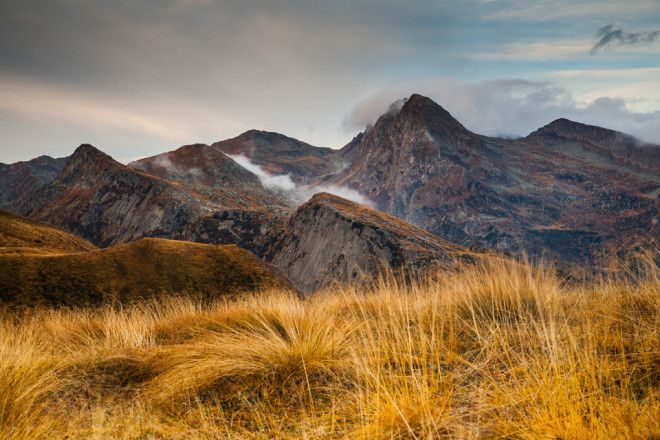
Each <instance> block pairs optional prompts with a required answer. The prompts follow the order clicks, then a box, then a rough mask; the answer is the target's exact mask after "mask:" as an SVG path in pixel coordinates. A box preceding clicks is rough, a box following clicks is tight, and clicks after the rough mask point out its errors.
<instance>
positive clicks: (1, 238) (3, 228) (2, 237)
mask: <svg viewBox="0 0 660 440" xmlns="http://www.w3.org/2000/svg"><path fill="white" fill-rule="evenodd" d="M94 249H96V246H94V245H93V244H91V243H89V242H87V241H85V240H83V239H82V238H79V237H76V236H75V235H72V234H69V233H68V232H64V231H63V230H61V229H58V228H54V227H52V226H47V225H44V224H42V223H37V222H35V221H32V220H28V219H26V218H22V217H18V216H15V215H13V214H9V213H7V212H4V211H0V255H16V254H22V255H24V254H36V255H42V254H63V253H72V252H85V251H92V250H94Z"/></svg>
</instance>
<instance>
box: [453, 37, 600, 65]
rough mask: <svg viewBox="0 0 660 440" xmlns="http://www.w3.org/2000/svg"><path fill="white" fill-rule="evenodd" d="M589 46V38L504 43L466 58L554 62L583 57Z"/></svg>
mask: <svg viewBox="0 0 660 440" xmlns="http://www.w3.org/2000/svg"><path fill="white" fill-rule="evenodd" d="M590 47H591V41H590V40H579V39H578V40H558V41H557V40H556V41H530V42H516V43H506V44H501V45H496V46H494V47H493V48H492V49H491V50H489V51H487V52H476V53H470V54H467V55H466V56H467V58H473V59H480V60H489V61H542V62H554V61H558V60H571V59H579V58H583V57H584V56H585V54H586V53H588V51H589V48H590Z"/></svg>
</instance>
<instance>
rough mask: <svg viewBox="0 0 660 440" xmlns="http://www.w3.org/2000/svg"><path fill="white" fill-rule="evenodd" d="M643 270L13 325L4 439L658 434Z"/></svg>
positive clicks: (648, 281) (1, 376) (477, 273)
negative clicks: (587, 278) (584, 277)
mask: <svg viewBox="0 0 660 440" xmlns="http://www.w3.org/2000/svg"><path fill="white" fill-rule="evenodd" d="M636 267H637V269H636V274H635V275H634V276H631V275H630V274H629V273H628V274H626V275H625V276H619V277H609V278H603V279H601V280H591V281H589V282H580V283H578V282H575V281H571V282H567V281H566V280H563V279H562V278H560V277H559V276H557V275H556V274H555V273H554V272H553V271H552V270H550V269H547V268H535V267H533V266H531V265H529V264H519V263H514V262H511V261H505V260H501V259H499V260H498V259H493V260H492V261H490V262H487V263H484V264H481V265H477V266H473V267H466V268H465V270H464V271H462V272H458V273H451V274H439V275H437V276H434V277H432V278H430V279H428V280H426V281H424V282H420V283H417V284H414V285H410V284H407V285H402V284H400V283H397V282H396V281H395V280H394V279H388V278H385V279H382V280H380V281H379V282H377V283H375V284H374V286H373V287H371V288H361V289H357V288H349V287H346V288H334V289H332V290H329V291H326V292H322V293H319V294H317V295H315V296H313V297H310V298H307V299H304V300H303V299H300V298H298V297H295V296H293V295H291V294H287V293H283V292H277V291H271V292H263V293H262V294H260V295H254V296H246V297H243V298H242V299H239V300H234V301H225V302H222V303H215V304H212V305H201V304H199V303H195V302H194V301H193V300H189V299H183V298H170V299H164V300H161V301H158V302H149V303H141V304H136V305H133V306H130V307H126V308H123V309H118V308H104V309H86V310H78V311H67V310H60V311H53V310H43V309H42V310H35V311H31V312H28V313H27V314H24V315H21V316H15V315H13V314H12V313H11V312H10V311H7V312H6V313H5V314H4V315H2V319H1V320H0V357H1V360H2V362H0V438H5V437H7V438H19V439H20V438H25V439H28V438H29V439H32V438H48V437H51V438H64V437H66V436H67V435H68V436H69V438H80V437H93V438H264V439H266V438H362V439H378V438H383V439H392V438H402V439H403V438H410V439H430V438H528V439H538V438H552V439H556V438H562V439H582V438H584V439H591V438H603V439H605V438H607V439H609V438H631V439H636V438H639V439H643V438H655V437H658V436H660V401H659V398H660V333H659V331H658V329H659V324H660V281H659V278H658V268H657V266H656V265H655V262H654V261H653V259H652V258H646V259H643V258H642V259H640V262H639V264H638V265H637V266H636ZM642 269H643V270H642Z"/></svg>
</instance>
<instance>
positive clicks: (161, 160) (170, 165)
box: [153, 154, 202, 176]
mask: <svg viewBox="0 0 660 440" xmlns="http://www.w3.org/2000/svg"><path fill="white" fill-rule="evenodd" d="M153 164H154V165H156V166H157V167H160V168H164V169H166V170H167V171H168V172H170V173H173V174H179V175H185V174H189V175H193V176H201V174H202V170H200V169H199V168H194V167H192V168H182V167H179V166H177V165H176V164H175V163H174V162H172V160H171V159H170V158H169V155H168V154H163V155H160V156H157V157H156V158H155V159H154V161H153Z"/></svg>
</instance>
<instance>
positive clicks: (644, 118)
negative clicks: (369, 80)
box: [342, 78, 660, 143]
mask: <svg viewBox="0 0 660 440" xmlns="http://www.w3.org/2000/svg"><path fill="white" fill-rule="evenodd" d="M411 90H418V91H420V92H421V93H422V94H424V95H426V96H428V97H430V98H432V99H433V100H434V101H436V102H437V103H438V104H440V105H441V106H443V107H444V108H445V109H447V110H448V111H449V112H450V113H452V115H453V116H454V117H456V119H458V120H459V122H461V123H462V124H463V125H465V126H466V127H467V128H468V129H470V130H472V131H474V132H476V133H479V134H484V135H489V136H503V137H518V136H526V135H527V134H529V133H530V132H532V131H534V130H536V129H537V128H539V127H542V126H544V125H546V124H547V123H548V122H550V121H553V120H555V119H558V118H568V119H571V120H574V121H578V122H583V123H587V124H592V125H599V126H602V127H607V128H611V129H615V130H619V131H622V132H625V133H629V134H631V135H633V136H636V137H638V138H640V139H642V140H644V141H648V142H653V143H659V141H660V111H650V112H638V111H633V110H630V109H629V108H628V106H627V103H626V101H625V100H624V99H622V98H618V97H607V96H601V97H595V98H594V99H591V100H589V101H587V102H584V101H582V100H579V99H578V98H576V97H575V96H574V95H573V94H571V93H570V92H569V91H568V90H567V89H565V88H563V87H561V86H559V85H557V84H556V83H554V82H549V81H546V82H542V81H529V80H524V79H508V80H493V81H481V82H476V83H464V82H459V81H455V80H451V79H448V78H435V79H429V80H426V81H424V83H423V84H421V83H419V82H415V84H399V85H393V86H390V87H388V88H385V89H383V90H381V91H380V92H378V93H376V94H374V95H372V96H371V97H369V98H367V99H365V100H363V101H361V102H359V103H358V104H357V105H356V106H355V107H354V108H353V109H352V110H351V111H350V112H349V114H348V115H347V116H346V118H345V119H344V121H343V124H342V126H343V128H344V129H345V130H347V131H348V130H353V131H355V130H363V129H364V128H365V127H367V126H370V125H372V124H373V123H374V121H375V120H376V119H377V118H378V116H380V115H381V114H383V113H385V112H386V111H387V110H388V108H389V105H390V104H391V103H392V102H394V101H395V100H397V99H400V98H401V97H402V96H408V95H409V94H410V91H411Z"/></svg>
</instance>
